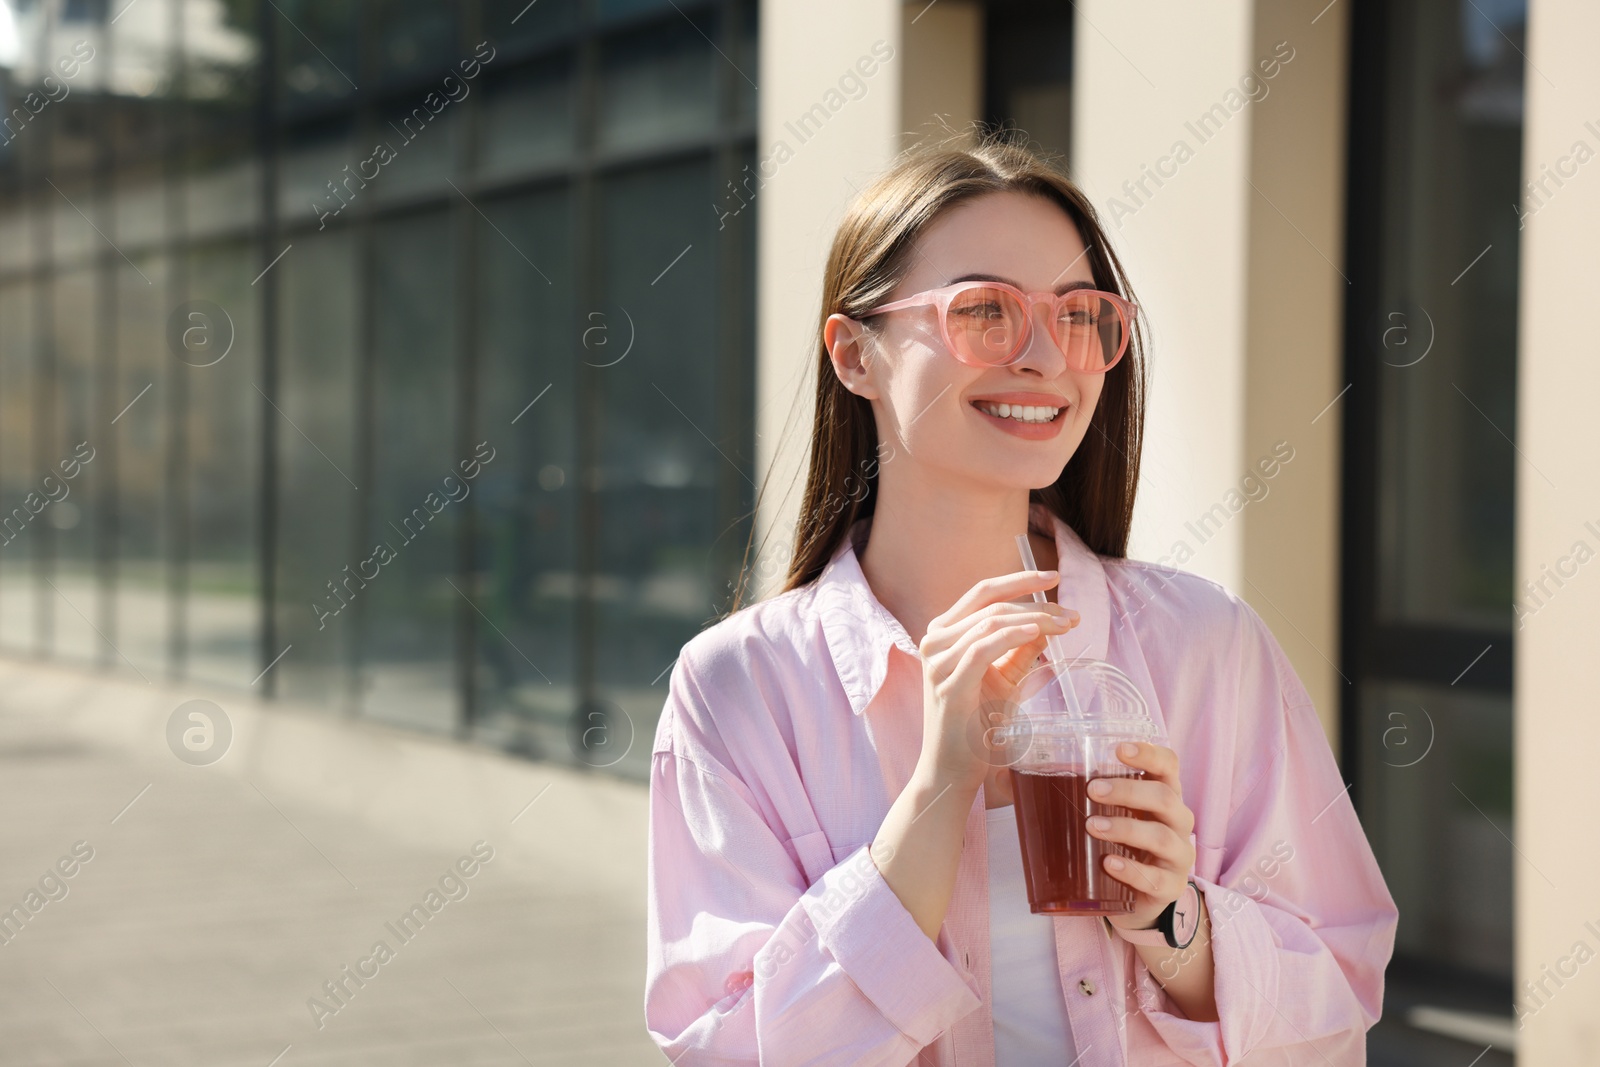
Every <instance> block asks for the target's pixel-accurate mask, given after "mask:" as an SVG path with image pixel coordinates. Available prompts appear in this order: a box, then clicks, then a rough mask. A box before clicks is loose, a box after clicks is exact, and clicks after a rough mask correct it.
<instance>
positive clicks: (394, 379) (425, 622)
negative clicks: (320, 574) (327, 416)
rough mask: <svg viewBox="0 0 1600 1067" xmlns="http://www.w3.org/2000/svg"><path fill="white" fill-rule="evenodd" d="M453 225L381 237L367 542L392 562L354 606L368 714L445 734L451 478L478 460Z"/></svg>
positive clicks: (435, 219) (450, 654)
mask: <svg viewBox="0 0 1600 1067" xmlns="http://www.w3.org/2000/svg"><path fill="white" fill-rule="evenodd" d="M450 222H451V220H450V218H449V216H448V215H447V214H445V213H444V212H430V213H428V214H426V215H420V216H415V217H410V218H406V219H402V220H397V221H394V222H386V223H384V224H383V225H382V226H381V227H380V228H379V230H378V234H377V237H376V241H377V248H376V252H375V254H374V264H375V267H374V272H373V286H374V291H373V308H372V316H373V359H374V367H373V380H372V382H371V384H370V388H371V390H372V412H373V428H372V434H373V436H372V445H373V459H372V475H371V478H372V487H371V489H370V490H363V492H367V493H370V499H371V501H372V504H371V512H370V514H369V515H368V516H367V519H366V530H365V532H366V536H365V538H364V540H365V541H371V542H372V544H373V545H374V546H376V545H379V544H383V545H385V546H387V548H388V549H389V552H388V553H385V554H384V555H386V556H390V557H392V558H390V559H389V561H388V562H382V561H381V560H380V561H379V562H382V565H381V567H380V568H379V574H378V577H377V578H375V579H373V580H372V581H371V582H369V583H368V585H367V588H366V589H363V590H362V591H361V599H357V600H355V601H354V603H355V604H356V605H358V608H360V609H361V610H358V612H357V616H358V618H359V619H360V620H361V624H362V625H361V650H360V663H361V707H362V709H363V711H364V713H365V714H367V715H369V716H371V717H373V718H377V719H383V720H385V721H388V722H396V723H403V724H405V725H407V726H413V727H417V728H420V729H424V730H433V731H438V732H441V733H444V732H449V731H452V730H454V729H455V727H456V723H457V707H458V704H459V701H458V700H457V686H456V675H455V658H454V656H455V642H454V640H453V634H454V632H455V620H456V617H457V615H458V613H459V612H460V611H461V609H462V602H461V593H460V592H458V591H457V589H456V588H453V587H452V584H451V583H452V581H453V579H454V576H455V573H456V567H455V560H456V537H457V532H458V528H459V527H458V524H459V523H460V522H461V519H462V513H463V508H462V506H461V504H460V503H458V502H457V501H456V500H454V499H453V498H452V497H451V496H450V495H449V490H448V487H447V483H446V482H445V479H446V478H451V477H453V476H457V475H459V473H460V471H459V470H458V468H457V464H458V463H459V462H461V461H470V460H471V459H472V458H473V457H472V455H471V454H469V455H464V456H463V455H458V454H457V452H458V448H457V441H456V433H455V426H456V417H455V397H456V391H455V390H456V376H457V369H456V360H455V352H456V346H455V343H454V337H453V334H452V330H453V325H454V317H453V312H454V287H453V285H452V282H453V279H454V277H455V274H454V266H453V260H452V256H453V249H452V246H451V239H450V237H451V234H450ZM366 569H367V571H368V572H369V573H370V571H371V569H372V568H371V567H368V568H366Z"/></svg>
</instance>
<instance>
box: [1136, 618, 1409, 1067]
mask: <svg viewBox="0 0 1600 1067" xmlns="http://www.w3.org/2000/svg"><path fill="white" fill-rule="evenodd" d="M1245 614H1246V619H1245V637H1246V643H1247V648H1246V652H1245V654H1244V656H1243V658H1242V663H1241V669H1240V685H1239V698H1240V700H1241V708H1240V715H1239V718H1238V722H1239V729H1240V733H1241V737H1240V738H1239V742H1240V745H1241V748H1240V749H1239V751H1241V752H1244V751H1248V752H1253V753H1257V754H1258V755H1257V756H1256V757H1255V758H1253V759H1251V760H1248V761H1244V762H1242V763H1241V764H1240V765H1239V767H1238V768H1237V773H1236V774H1235V775H1234V777H1233V782H1234V795H1233V797H1232V798H1231V803H1230V815H1229V818H1228V821H1227V827H1226V832H1225V835H1224V841H1223V844H1222V846H1221V847H1215V846H1212V847H1207V846H1206V845H1205V844H1203V843H1202V844H1201V845H1200V847H1199V849H1198V856H1197V859H1196V873H1195V883H1196V884H1197V885H1198V886H1200V887H1201V890H1202V892H1203V893H1204V896H1205V903H1206V909H1207V912H1208V914H1209V916H1210V923H1211V931H1212V940H1211V951H1212V958H1213V961H1214V976H1215V977H1214V982H1215V995H1216V1006H1217V1015H1218V1021H1216V1022H1197V1021H1194V1020H1191V1019H1188V1018H1186V1017H1185V1016H1184V1015H1183V1014H1182V1013H1181V1011H1179V1010H1178V1009H1177V1007H1176V1005H1175V1004H1174V1003H1173V1002H1172V1000H1171V999H1170V998H1169V997H1168V996H1167V995H1166V993H1165V991H1164V990H1163V989H1162V988H1161V986H1160V983H1159V982H1157V980H1156V978H1155V976H1154V975H1153V974H1151V972H1150V970H1149V968H1148V967H1146V966H1145V964H1144V961H1143V959H1142V958H1140V957H1139V956H1138V955H1137V953H1133V952H1132V951H1131V948H1130V953H1131V955H1132V957H1133V958H1132V960H1131V966H1132V967H1133V971H1132V976H1133V978H1134V980H1135V985H1136V987H1137V988H1136V996H1137V998H1138V1005H1139V1007H1140V1010H1142V1011H1143V1013H1144V1015H1145V1017H1146V1018H1147V1019H1148V1020H1149V1021H1150V1023H1151V1025H1152V1026H1154V1027H1155V1029H1156V1031H1157V1033H1158V1034H1159V1035H1160V1037H1161V1039H1162V1040H1163V1041H1164V1042H1165V1043H1166V1044H1167V1045H1168V1046H1169V1047H1170V1048H1171V1049H1172V1050H1173V1051H1174V1052H1176V1053H1177V1054H1178V1055H1179V1056H1181V1057H1182V1058H1183V1059H1184V1060H1185V1061H1187V1062H1189V1063H1193V1064H1198V1065H1207V1067H1226V1065H1231V1064H1240V1063H1257V1062H1261V1063H1265V1062H1295V1063H1302V1062H1303V1063H1323V1062H1328V1063H1332V1064H1338V1065H1343V1064H1346V1063H1360V1062H1365V1042H1366V1031H1367V1030H1368V1029H1369V1028H1370V1027H1371V1026H1372V1025H1373V1024H1374V1023H1375V1022H1377V1020H1378V1017H1379V1014H1380V1013H1381V1010H1382V1004H1383V979H1384V970H1385V968H1386V967H1387V964H1388V961H1389V957H1390V955H1391V953H1392V951H1393V948H1394V936H1395V929H1396V925H1397V921H1398V911H1397V909H1396V907H1395V903H1394V900H1393V898H1392V897H1391V896H1390V894H1389V891H1388V888H1387V886H1386V885H1385V884H1384V881H1383V876H1382V874H1381V872H1380V871H1379V869H1378V864H1377V860H1376V858H1375V857H1374V855H1373V853H1372V849H1371V846H1370V845H1369V844H1368V841H1367V837H1366V834H1365V832H1364V831H1363V830H1362V827H1361V823H1360V821H1359V819H1358V818H1357V816H1356V812H1355V808H1354V806H1353V805H1352V804H1351V801H1350V798H1349V794H1348V792H1347V788H1348V787H1347V786H1346V785H1345V783H1344V781H1343V779H1342V778H1341V777H1340V774H1339V770H1338V767H1337V765H1336V763H1335V761H1334V759H1333V754H1332V751H1331V750H1330V749H1329V747H1328V744H1327V740H1326V736H1325V735H1324V733H1323V730H1322V725H1321V722H1320V721H1319V719H1318V718H1317V715H1316V712H1315V710H1314V708H1313V707H1312V704H1311V700H1310V697H1309V696H1308V695H1307V694H1306V692H1305V689H1304V687H1303V686H1302V685H1301V683H1300V680H1299V678H1298V677H1297V676H1296V675H1295V673H1294V670H1293V668H1292V667H1291V666H1290V664H1289V662H1288V660H1287V657H1285V656H1284V654H1283V651H1282V649H1281V648H1280V647H1279V646H1278V644H1277V641H1276V640H1275V639H1274V638H1273V636H1272V634H1271V633H1270V631H1268V630H1267V628H1266V626H1265V624H1263V623H1262V622H1261V620H1260V619H1259V618H1258V617H1257V616H1255V614H1254V612H1253V611H1249V610H1248V608H1246V609H1245ZM1207 832H1208V833H1210V828H1207ZM1202 836H1204V835H1202ZM1285 1055H1287V1056H1288V1057H1289V1059H1288V1060H1287V1061H1285V1060H1284V1059H1283V1057H1284V1056H1285ZM1274 1057H1276V1058H1274Z"/></svg>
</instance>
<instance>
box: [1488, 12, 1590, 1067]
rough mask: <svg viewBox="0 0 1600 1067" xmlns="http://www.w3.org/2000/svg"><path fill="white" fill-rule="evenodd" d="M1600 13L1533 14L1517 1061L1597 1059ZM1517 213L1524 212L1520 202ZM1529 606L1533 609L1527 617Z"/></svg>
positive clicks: (1521, 413)
mask: <svg viewBox="0 0 1600 1067" xmlns="http://www.w3.org/2000/svg"><path fill="white" fill-rule="evenodd" d="M1597 38H1600V8H1597V7H1595V5H1593V4H1586V3H1579V2H1577V0H1549V2H1543V0H1539V2H1536V3H1534V4H1531V5H1530V11H1529V19H1528V40H1527V59H1528V62H1527V72H1526V74H1525V76H1524V85H1525V86H1526V91H1527V96H1526V111H1525V126H1524V134H1523V136H1524V140H1523V157H1522V172H1523V178H1524V179H1525V181H1526V182H1527V183H1528V184H1526V185H1525V186H1524V189H1523V202H1522V204H1521V205H1520V211H1521V213H1522V217H1523V229H1522V292H1521V300H1520V309H1519V314H1520V336H1519V337H1518V344H1517V352H1518V355H1517V431H1516V437H1517V450H1518V453H1519V458H1518V461H1517V498H1516V499H1517V522H1516V584H1517V603H1518V605H1519V609H1520V610H1519V612H1518V625H1517V630H1516V659H1515V664H1514V666H1513V672H1514V673H1513V681H1512V686H1513V698H1512V699H1513V706H1514V708H1515V709H1516V735H1515V749H1516V767H1515V780H1516V794H1515V808H1516V830H1515V836H1516V839H1517V849H1518V852H1517V857H1516V859H1515V861H1514V863H1515V868H1514V870H1515V900H1516V910H1517V915H1516V983H1517V986H1516V1004H1517V1013H1518V1017H1519V1019H1520V1020H1521V1021H1522V1024H1523V1025H1522V1029H1521V1032H1520V1044H1519V1046H1518V1049H1517V1062H1518V1063H1519V1064H1522V1065H1524V1067H1557V1065H1565V1064H1569V1063H1592V1062H1594V1057H1595V1049H1596V1040H1597V1038H1596V1033H1597V1031H1596V1027H1595V1019H1596V1018H1597V1017H1600V963H1597V962H1594V961H1595V959H1596V957H1597V956H1600V892H1597V891H1596V888H1595V887H1596V885H1600V853H1597V852H1596V851H1595V848H1594V838H1595V834H1594V813H1595V811H1596V810H1600V776H1597V775H1596V774H1595V770H1594V761H1595V753H1597V752H1600V717H1597V716H1596V715H1595V705H1596V695H1597V684H1596V673H1595V667H1594V662H1595V639H1596V620H1600V562H1595V558H1596V555H1597V553H1600V465H1597V464H1596V462H1595V456H1596V450H1595V444H1594V422H1595V413H1594V398H1595V397H1596V396H1597V395H1600V341H1597V340H1596V336H1595V332H1594V327H1593V324H1592V316H1591V315H1590V314H1589V309H1590V308H1591V307H1592V306H1593V304H1594V291H1595V283H1596V278H1597V274H1596V267H1595V263H1596V258H1595V249H1596V248H1600V161H1597V158H1600V66H1597V65H1596V64H1595V62H1594V41H1595V40H1596V39H1597ZM1507 207H1508V210H1509V209H1510V205H1508V206H1507ZM1530 609H1531V610H1530Z"/></svg>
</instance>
